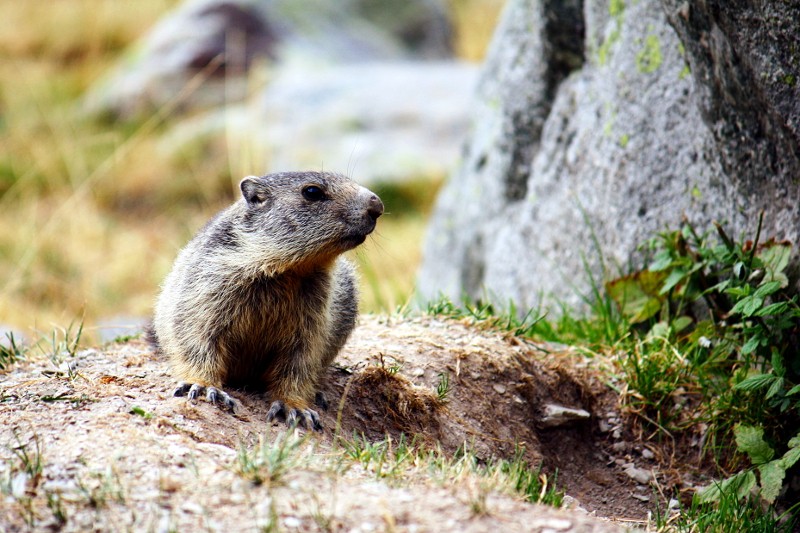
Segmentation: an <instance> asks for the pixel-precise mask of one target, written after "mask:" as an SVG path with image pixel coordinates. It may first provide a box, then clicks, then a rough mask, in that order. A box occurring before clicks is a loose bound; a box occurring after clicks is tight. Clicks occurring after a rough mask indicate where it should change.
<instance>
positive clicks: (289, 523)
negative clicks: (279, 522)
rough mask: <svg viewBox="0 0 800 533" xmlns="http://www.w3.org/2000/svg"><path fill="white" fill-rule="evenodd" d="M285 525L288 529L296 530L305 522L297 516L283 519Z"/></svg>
mask: <svg viewBox="0 0 800 533" xmlns="http://www.w3.org/2000/svg"><path fill="white" fill-rule="evenodd" d="M283 525H284V526H286V527H291V528H293V529H296V528H298V527H300V526H302V525H303V521H302V520H300V519H299V518H297V517H296V516H287V517H286V518H284V519H283Z"/></svg>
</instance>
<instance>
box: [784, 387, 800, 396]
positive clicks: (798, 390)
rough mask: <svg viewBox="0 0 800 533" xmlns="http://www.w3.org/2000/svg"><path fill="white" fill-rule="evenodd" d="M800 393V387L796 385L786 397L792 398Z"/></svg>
mask: <svg viewBox="0 0 800 533" xmlns="http://www.w3.org/2000/svg"><path fill="white" fill-rule="evenodd" d="M798 392H800V385H795V386H794V387H792V388H791V389H789V392H787V393H786V396H792V395H794V394H797V393H798Z"/></svg>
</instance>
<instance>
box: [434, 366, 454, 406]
mask: <svg viewBox="0 0 800 533" xmlns="http://www.w3.org/2000/svg"><path fill="white" fill-rule="evenodd" d="M452 388H453V385H452V383H450V374H449V373H447V372H441V373H440V374H439V381H438V382H437V383H436V398H437V399H438V400H439V403H446V402H447V395H448V394H450V391H451V390H452Z"/></svg>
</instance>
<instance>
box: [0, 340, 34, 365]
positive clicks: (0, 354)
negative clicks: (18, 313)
mask: <svg viewBox="0 0 800 533" xmlns="http://www.w3.org/2000/svg"><path fill="white" fill-rule="evenodd" d="M6 338H7V339H8V343H7V344H0V370H5V369H6V368H8V367H10V366H11V365H13V364H14V363H16V362H17V361H20V360H22V359H24V358H25V354H26V353H27V351H28V350H27V348H26V347H24V346H20V345H18V344H17V340H16V339H15V338H14V332H11V331H9V332H7V333H6Z"/></svg>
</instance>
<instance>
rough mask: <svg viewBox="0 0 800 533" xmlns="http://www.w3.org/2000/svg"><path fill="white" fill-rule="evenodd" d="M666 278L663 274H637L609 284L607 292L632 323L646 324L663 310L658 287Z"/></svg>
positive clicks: (643, 272) (642, 272) (647, 272)
mask: <svg viewBox="0 0 800 533" xmlns="http://www.w3.org/2000/svg"><path fill="white" fill-rule="evenodd" d="M664 277H665V274H664V273H663V272H650V271H647V270H644V271H641V272H636V273H635V274H632V275H630V276H624V277H622V278H618V279H615V280H614V281H611V282H608V283H607V284H606V292H607V293H608V295H609V296H610V297H611V299H612V300H614V302H616V304H617V305H618V306H619V308H620V312H621V313H622V314H623V315H624V316H625V317H627V318H628V320H630V322H631V323H633V324H636V323H639V322H644V321H645V320H648V319H649V318H652V317H653V316H655V315H656V314H657V313H658V312H659V311H660V310H661V305H662V298H660V297H659V296H658V287H659V286H660V285H661V282H662V281H663V279H664Z"/></svg>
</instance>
